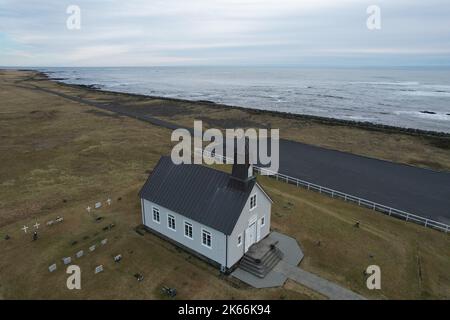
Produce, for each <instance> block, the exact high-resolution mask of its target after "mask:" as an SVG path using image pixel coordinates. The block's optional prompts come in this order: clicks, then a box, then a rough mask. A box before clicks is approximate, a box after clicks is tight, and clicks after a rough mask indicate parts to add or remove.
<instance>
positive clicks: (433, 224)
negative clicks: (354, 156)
mask: <svg viewBox="0 0 450 320" xmlns="http://www.w3.org/2000/svg"><path fill="white" fill-rule="evenodd" d="M195 152H196V153H203V155H206V156H207V157H210V158H215V159H218V160H219V161H222V162H224V161H227V160H228V161H232V160H233V159H229V158H226V157H225V156H222V155H218V154H211V152H208V151H205V150H201V149H196V151H195ZM253 170H254V171H255V172H257V173H259V174H264V175H266V176H271V177H274V178H275V179H277V180H279V181H282V182H286V183H289V184H293V185H296V186H297V187H303V188H306V189H308V190H313V191H317V192H319V193H322V194H326V195H329V196H331V197H333V198H339V199H342V200H344V201H349V202H353V203H355V204H357V205H359V206H362V207H366V208H369V209H372V210H374V211H378V212H381V213H384V214H387V215H389V216H391V217H395V218H399V219H404V220H406V221H409V222H414V223H417V224H420V225H423V226H425V227H428V228H433V229H436V230H439V231H443V232H445V233H447V232H448V231H449V230H450V226H449V225H448V224H445V223H442V222H438V221H435V220H431V219H427V218H424V217H421V216H418V215H415V214H412V213H409V212H406V211H402V210H399V209H395V208H392V207H388V206H385V205H382V204H379V203H376V202H373V201H370V200H366V199H363V198H359V197H356V196H352V195H349V194H347V193H344V192H340V191H337V190H333V189H330V188H326V187H322V186H319V185H317V184H314V183H311V182H308V181H304V180H301V179H297V178H293V177H290V176H287V175H284V174H281V173H278V172H273V171H270V170H267V169H265V168H262V167H258V166H253Z"/></svg>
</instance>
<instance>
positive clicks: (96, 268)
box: [95, 265, 103, 274]
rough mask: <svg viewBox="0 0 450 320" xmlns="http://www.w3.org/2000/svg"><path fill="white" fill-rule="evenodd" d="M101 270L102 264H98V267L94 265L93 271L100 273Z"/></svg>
mask: <svg viewBox="0 0 450 320" xmlns="http://www.w3.org/2000/svg"><path fill="white" fill-rule="evenodd" d="M102 271H103V265H99V266H98V267H95V273H96V274H97V273H100V272H102Z"/></svg>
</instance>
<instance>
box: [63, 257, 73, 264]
mask: <svg viewBox="0 0 450 320" xmlns="http://www.w3.org/2000/svg"><path fill="white" fill-rule="evenodd" d="M62 260H63V262H64V264H69V263H71V262H72V258H71V257H66V258H63V259H62Z"/></svg>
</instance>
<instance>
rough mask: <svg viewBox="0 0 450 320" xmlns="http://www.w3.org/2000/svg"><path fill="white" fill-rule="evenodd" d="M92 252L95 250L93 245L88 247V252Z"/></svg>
mask: <svg viewBox="0 0 450 320" xmlns="http://www.w3.org/2000/svg"><path fill="white" fill-rule="evenodd" d="M94 250H95V244H94V245H93V246H90V247H89V251H90V252H92V251H94Z"/></svg>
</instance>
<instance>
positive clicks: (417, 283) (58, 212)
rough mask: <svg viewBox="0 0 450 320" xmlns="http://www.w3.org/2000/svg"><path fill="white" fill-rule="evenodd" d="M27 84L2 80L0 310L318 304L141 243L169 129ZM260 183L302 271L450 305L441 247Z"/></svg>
mask: <svg viewBox="0 0 450 320" xmlns="http://www.w3.org/2000/svg"><path fill="white" fill-rule="evenodd" d="M32 77H33V73H31V72H20V71H2V72H1V73H0V99H1V101H2V103H1V107H0V122H1V127H0V135H1V139H2V145H1V147H2V152H1V153H0V161H1V164H2V165H1V167H0V177H1V180H0V202H1V203H0V254H1V255H2V257H1V259H0V299H219V298H220V299H323V298H324V297H322V296H320V295H319V294H317V293H315V292H313V291H312V290H310V289H308V288H306V287H303V286H301V285H299V284H297V283H295V282H293V281H290V280H289V281H288V282H286V283H285V284H284V286H283V287H279V288H270V289H253V288H251V287H249V286H247V285H245V284H243V283H241V282H239V281H238V280H236V279H234V278H232V277H229V276H224V275H221V274H220V272H219V271H218V270H217V269H215V268H214V267H212V266H210V265H208V264H207V263H205V262H203V261H201V260H199V259H197V258H195V257H193V256H191V255H190V254H189V253H187V252H185V251H183V250H181V249H179V248H176V247H175V246H173V245H171V244H170V243H168V242H166V241H164V240H162V239H160V238H158V237H156V236H154V235H152V234H149V233H143V232H140V229H139V228H138V226H139V225H140V223H141V211H140V202H139V198H138V191H139V189H140V188H141V186H142V185H143V183H144V182H145V179H146V178H147V176H148V174H149V173H151V170H152V168H153V166H154V165H155V164H156V162H157V161H158V159H159V157H160V156H161V155H166V154H169V153H170V150H171V143H170V134H171V130H169V129H165V128H162V127H159V126H156V125H152V124H150V123H146V122H142V121H138V120H136V119H133V118H130V117H125V116H120V115H118V114H116V113H113V112H109V111H106V110H100V109H97V108H95V107H93V106H89V105H85V104H83V103H81V102H77V101H74V100H69V99H66V98H65V97H64V96H58V95H55V94H52V93H49V92H45V91H42V90H38V89H36V86H38V87H39V88H44V89H52V90H58V91H59V92H60V93H61V94H68V93H71V94H73V93H74V92H76V94H77V95H78V96H79V97H84V98H89V99H91V100H93V101H98V102H102V101H103V102H104V101H108V99H112V98H114V94H111V93H102V92H93V91H90V90H86V89H83V88H76V89H74V88H72V87H70V86H64V85H61V84H56V83H54V82H50V81H48V80H39V81H32V80H29V79H31V78H32ZM27 79H28V80H29V81H28V80H27ZM121 99H125V100H126V99H127V97H126V95H123V96H121ZM142 99H143V98H142ZM149 99H150V98H149ZM131 100H132V99H131V98H130V101H131ZM178 108H180V109H182V107H181V106H178ZM188 116H189V114H187V113H185V114H180V116H179V117H180V119H182V120H183V121H185V119H186V117H188ZM175 119H176V117H175ZM223 169H224V170H229V168H227V167H223ZM258 181H259V182H260V183H261V184H262V186H263V187H264V188H265V190H267V192H268V193H269V194H270V196H271V197H272V198H273V200H274V206H273V209H272V227H273V228H274V230H278V231H280V232H283V233H285V234H288V235H290V236H292V237H294V238H296V239H298V241H299V242H300V243H301V244H302V249H303V250H304V252H305V259H304V260H303V261H302V268H304V269H305V270H308V271H310V272H313V273H316V274H318V275H320V276H321V277H324V278H326V279H329V280H331V281H334V282H336V283H339V284H340V285H342V286H344V287H347V288H349V289H351V290H353V291H355V292H357V293H359V294H361V295H364V296H365V297H368V298H373V299H427V298H435V299H449V297H450V274H449V273H448V270H450V251H449V248H450V238H449V235H448V234H445V233H442V232H437V231H435V230H431V229H427V228H423V227H421V226H418V225H415V224H412V223H407V222H405V221H401V220H397V219H393V218H390V217H388V216H383V215H379V214H374V213H373V212H372V211H371V210H369V209H364V208H361V207H357V206H355V205H352V204H351V203H346V202H343V201H340V200H337V199H332V198H329V197H326V196H322V195H320V194H317V193H313V192H309V191H308V190H302V189H297V188H296V187H295V186H291V185H288V184H284V183H282V182H278V181H276V180H273V179H271V178H268V177H258ZM356 222H358V227H357V228H356V227H355V223H356ZM35 232H36V236H34V234H35ZM69 258H70V259H69ZM64 259H65V260H64ZM71 264H75V265H78V266H79V267H80V269H81V289H80V290H76V289H74V290H69V289H68V288H67V286H66V280H67V278H68V276H69V274H67V273H66V268H67V266H69V265H71ZM371 264H378V265H380V267H381V269H382V270H383V276H382V290H375V291H370V290H368V289H367V288H366V285H365V275H364V272H363V271H364V270H365V268H366V267H367V266H368V265H371ZM100 266H101V268H99V267H100ZM164 288H175V289H176V292H177V294H176V296H175V297H170V296H168V295H167V294H166V293H165V292H164V290H163V289H164Z"/></svg>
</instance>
